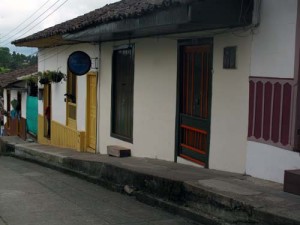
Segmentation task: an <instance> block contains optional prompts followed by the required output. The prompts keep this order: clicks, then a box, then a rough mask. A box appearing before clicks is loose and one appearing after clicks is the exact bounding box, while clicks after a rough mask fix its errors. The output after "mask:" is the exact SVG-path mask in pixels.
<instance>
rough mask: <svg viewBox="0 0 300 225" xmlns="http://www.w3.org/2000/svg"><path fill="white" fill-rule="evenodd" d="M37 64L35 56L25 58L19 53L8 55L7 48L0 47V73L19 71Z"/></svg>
mask: <svg viewBox="0 0 300 225" xmlns="http://www.w3.org/2000/svg"><path fill="white" fill-rule="evenodd" d="M36 63H37V56H35V55H30V56H26V55H23V54H20V53H16V52H13V53H10V50H9V48H5V47H0V73H6V72H9V71H11V70H15V69H20V68H22V67H24V66H28V65H32V64H36Z"/></svg>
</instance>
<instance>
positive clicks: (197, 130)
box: [180, 124, 207, 135]
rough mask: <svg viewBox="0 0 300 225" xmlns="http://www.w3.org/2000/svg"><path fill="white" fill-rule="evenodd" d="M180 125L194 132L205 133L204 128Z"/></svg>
mask: <svg viewBox="0 0 300 225" xmlns="http://www.w3.org/2000/svg"><path fill="white" fill-rule="evenodd" d="M180 127H181V128H184V129H187V130H191V131H195V132H198V133H201V134H205V135H207V131H205V130H200V129H197V128H194V127H190V126H187V125H183V124H181V125H180Z"/></svg>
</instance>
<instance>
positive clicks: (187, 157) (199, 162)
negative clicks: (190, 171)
mask: <svg viewBox="0 0 300 225" xmlns="http://www.w3.org/2000/svg"><path fill="white" fill-rule="evenodd" d="M179 156H180V157H182V158H184V159H187V160H189V161H192V162H194V163H197V164H199V165H201V166H204V167H205V163H203V162H201V161H198V160H196V159H193V158H191V157H189V156H186V155H184V154H180V155H179Z"/></svg>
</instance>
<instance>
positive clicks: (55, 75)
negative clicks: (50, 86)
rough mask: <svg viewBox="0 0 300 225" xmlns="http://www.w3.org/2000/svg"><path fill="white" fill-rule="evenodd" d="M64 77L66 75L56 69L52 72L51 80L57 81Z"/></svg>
mask: <svg viewBox="0 0 300 225" xmlns="http://www.w3.org/2000/svg"><path fill="white" fill-rule="evenodd" d="M64 77H65V75H64V74H63V73H62V72H60V71H55V72H53V73H51V80H52V81H53V82H55V83H58V82H60V81H61V80H62V79H63V78H64Z"/></svg>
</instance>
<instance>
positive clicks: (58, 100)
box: [38, 44, 99, 131]
mask: <svg viewBox="0 0 300 225" xmlns="http://www.w3.org/2000/svg"><path fill="white" fill-rule="evenodd" d="M74 51H84V52H85V53H87V54H88V55H89V56H90V57H91V58H99V47H98V45H94V44H78V45H70V46H60V47H55V48H48V49H40V50H39V62H38V70H39V71H45V70H58V69H59V70H60V71H61V72H63V73H65V74H66V73H67V60H68V57H69V55H70V54H71V53H72V52H74ZM93 61H94V60H93ZM93 70H95V69H92V70H91V71H93ZM40 87H42V86H40ZM51 88H52V96H51V97H52V120H54V121H56V122H59V123H61V124H63V125H65V124H66V103H65V101H64V99H65V96H64V94H65V93H66V82H65V81H61V82H60V83H52V85H51ZM38 105H39V114H41V115H42V114H43V101H42V100H39V104H38ZM85 122H86V75H84V76H80V77H78V78H77V130H81V131H84V130H85Z"/></svg>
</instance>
